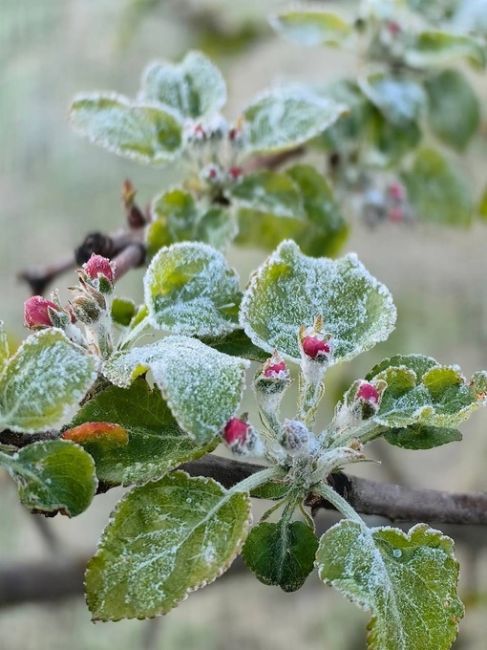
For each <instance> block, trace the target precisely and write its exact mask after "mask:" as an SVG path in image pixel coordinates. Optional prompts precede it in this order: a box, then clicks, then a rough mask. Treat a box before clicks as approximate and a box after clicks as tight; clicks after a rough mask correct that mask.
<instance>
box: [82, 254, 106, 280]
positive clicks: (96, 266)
mask: <svg viewBox="0 0 487 650" xmlns="http://www.w3.org/2000/svg"><path fill="white" fill-rule="evenodd" d="M83 270H84V272H85V273H86V275H87V276H88V277H89V278H90V279H91V280H97V279H98V278H99V277H100V276H102V277H104V278H105V279H106V280H108V282H110V283H113V268H112V265H111V263H110V260H109V259H108V257H102V256H101V255H95V254H93V255H92V256H91V257H90V259H89V260H88V261H87V262H86V264H83Z"/></svg>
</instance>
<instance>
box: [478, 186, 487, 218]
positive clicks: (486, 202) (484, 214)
mask: <svg viewBox="0 0 487 650" xmlns="http://www.w3.org/2000/svg"><path fill="white" fill-rule="evenodd" d="M479 217H480V218H481V219H482V221H487V186H486V187H485V189H484V191H483V193H482V196H481V197H480V201H479Z"/></svg>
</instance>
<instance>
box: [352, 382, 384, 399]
mask: <svg viewBox="0 0 487 650" xmlns="http://www.w3.org/2000/svg"><path fill="white" fill-rule="evenodd" d="M356 397H357V399H360V400H362V401H364V402H367V403H369V404H374V405H377V404H378V403H379V399H380V393H379V391H378V390H377V388H376V387H375V386H374V385H373V384H371V383H370V382H368V381H364V382H362V383H361V384H360V386H359V388H358V390H357V395H356Z"/></svg>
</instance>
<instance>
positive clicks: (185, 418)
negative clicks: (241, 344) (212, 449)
mask: <svg viewBox="0 0 487 650" xmlns="http://www.w3.org/2000/svg"><path fill="white" fill-rule="evenodd" d="M248 366H249V362H248V361H245V360H244V359H240V358H238V357H231V356H228V355H226V354H222V353H221V352H217V350H214V349H213V348H210V347H209V346H207V345H205V344H204V343H201V341H198V340H197V339H193V338H189V337H186V336H168V337H167V338H164V339H162V340H160V341H157V342H156V343H152V344H151V345H146V346H143V347H140V348H132V349H131V350H129V351H127V352H119V353H116V354H115V355H113V357H112V358H111V359H109V360H108V361H107V362H106V364H105V367H104V374H105V375H106V377H107V378H108V379H109V380H110V381H111V382H112V383H113V384H115V385H116V386H120V387H121V388H126V387H128V386H130V384H131V383H132V381H134V379H136V377H138V376H139V375H141V374H143V373H145V372H146V371H147V370H150V371H151V373H152V376H153V379H154V381H155V383H156V384H157V386H158V387H159V389H160V390H161V392H162V395H163V397H164V399H165V400H166V402H167V403H168V405H169V408H170V409H171V411H172V414H173V416H174V417H175V419H176V421H177V423H178V424H179V426H180V427H181V428H182V429H183V431H186V432H187V433H188V434H189V435H191V436H193V437H194V438H195V439H196V440H197V442H198V443H199V444H208V443H209V442H210V441H211V440H213V438H214V436H215V435H216V434H217V433H218V432H219V431H220V430H221V429H222V428H223V427H224V425H225V424H226V422H227V421H228V420H229V419H230V418H231V417H232V416H233V415H234V414H235V412H236V410H237V409H238V406H239V404H240V400H241V397H242V392H243V389H244V385H245V369H246V368H247V367H248Z"/></svg>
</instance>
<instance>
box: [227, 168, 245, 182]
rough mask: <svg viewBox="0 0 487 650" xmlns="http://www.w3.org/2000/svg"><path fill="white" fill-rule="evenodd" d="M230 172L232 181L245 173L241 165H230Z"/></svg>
mask: <svg viewBox="0 0 487 650" xmlns="http://www.w3.org/2000/svg"><path fill="white" fill-rule="evenodd" d="M228 174H229V176H230V178H231V179H232V181H238V179H239V178H240V177H241V176H242V174H243V169H242V168H241V167H230V169H229V170H228Z"/></svg>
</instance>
